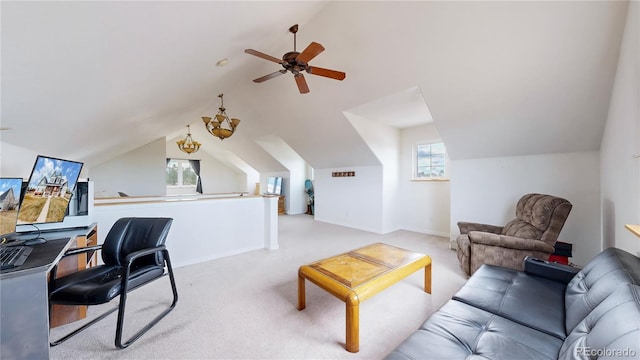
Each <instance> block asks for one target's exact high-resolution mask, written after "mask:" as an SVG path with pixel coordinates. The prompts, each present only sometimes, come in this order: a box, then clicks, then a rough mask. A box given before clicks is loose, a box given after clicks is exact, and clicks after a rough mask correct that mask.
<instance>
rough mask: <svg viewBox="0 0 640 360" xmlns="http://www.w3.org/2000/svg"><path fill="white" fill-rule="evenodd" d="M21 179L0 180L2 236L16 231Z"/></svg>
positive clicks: (0, 223) (0, 225)
mask: <svg viewBox="0 0 640 360" xmlns="http://www.w3.org/2000/svg"><path fill="white" fill-rule="evenodd" d="M21 188H22V179H21V178H0V235H7V234H11V233H13V232H15V231H16V220H17V218H18V205H19V204H20V190H21Z"/></svg>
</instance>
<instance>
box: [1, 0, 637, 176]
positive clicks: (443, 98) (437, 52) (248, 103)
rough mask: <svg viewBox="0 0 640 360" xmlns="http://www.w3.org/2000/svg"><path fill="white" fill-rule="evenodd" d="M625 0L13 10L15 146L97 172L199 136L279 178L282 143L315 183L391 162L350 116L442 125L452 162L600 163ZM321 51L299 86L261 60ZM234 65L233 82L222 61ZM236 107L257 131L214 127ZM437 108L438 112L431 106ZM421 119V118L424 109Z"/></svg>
mask: <svg viewBox="0 0 640 360" xmlns="http://www.w3.org/2000/svg"><path fill="white" fill-rule="evenodd" d="M626 6H627V3H626V2H618V1H572V2H549V1H540V2H483V1H471V2H458V1H452V2H428V1H423V2H415V1H412V2H397V1H393V2H391V1H390V2H386V1H371V2H368V1H357V2H336V1H334V2H310V1H295V2H280V1H257V2H241V1H199V2H172V1H166V2H160V1H158V2H156V1H143V2H123V1H114V2H106V1H105V2H55V1H46V2H11V1H2V2H1V3H0V12H1V21H2V22H1V30H2V33H1V40H2V53H1V61H2V62H1V71H2V74H1V75H2V84H1V90H2V93H1V100H2V103H1V106H2V109H1V119H0V121H1V124H0V126H2V127H10V128H12V130H9V131H2V132H0V136H1V139H0V140H1V141H2V142H3V143H7V144H11V145H14V146H17V147H22V148H27V149H31V150H33V151H35V152H37V153H43V154H48V155H53V156H59V157H64V158H70V159H76V160H80V161H84V162H86V163H87V164H88V165H89V167H91V166H92V165H96V164H99V163H100V162H103V161H106V160H108V159H110V158H112V157H115V156H117V155H120V154H123V153H125V152H127V151H129V150H132V149H134V148H136V147H139V146H141V145H144V144H146V143H149V142H151V141H154V140H156V139H158V138H160V137H164V136H167V137H168V138H169V139H172V138H174V137H176V136H178V135H179V134H182V133H185V132H186V129H185V126H186V125H187V124H192V126H191V129H192V133H193V136H194V138H195V139H196V140H198V141H200V142H202V143H203V145H202V146H203V148H209V149H212V150H210V151H215V149H219V150H220V151H221V152H222V150H224V151H225V152H227V151H228V152H230V153H233V154H235V155H236V156H238V157H239V158H240V159H242V161H244V162H246V163H247V164H249V165H250V166H252V167H253V168H255V169H257V170H258V171H270V170H273V169H274V170H279V169H278V166H279V165H278V163H277V161H275V160H273V159H272V158H271V157H270V155H269V154H267V153H265V151H264V149H263V148H262V147H261V146H260V145H259V144H258V143H257V140H258V139H260V138H263V137H264V136H277V137H279V138H281V139H283V141H284V142H286V143H287V144H288V145H289V146H291V148H292V149H293V150H294V151H295V152H296V153H298V154H300V156H302V157H303V158H304V159H305V160H306V161H307V162H308V163H309V164H311V166H313V167H315V168H328V167H335V166H353V165H362V166H365V165H372V164H377V163H378V160H377V159H376V157H375V155H374V154H373V153H372V152H371V150H370V148H369V147H368V146H367V144H366V143H365V142H364V140H363V139H362V138H361V137H360V136H359V135H358V133H357V131H355V129H353V127H352V126H351V125H350V123H349V122H348V121H347V119H346V118H345V117H344V115H343V112H345V111H349V112H352V113H355V114H358V115H359V116H361V117H365V118H370V119H371V120H372V121H388V120H393V125H395V126H399V127H406V126H411V125H415V124H420V123H424V122H427V121H430V119H431V117H432V119H433V122H434V124H435V126H436V127H437V129H438V131H439V132H440V134H441V135H442V137H443V140H444V141H445V143H446V144H447V148H448V151H449V153H450V154H449V155H450V157H451V158H452V159H465V158H474V157H489V156H507V155H523V154H538V153H551V152H571V151H583V150H597V149H598V148H599V146H600V139H601V137H602V132H603V128H604V121H605V119H606V115H607V111H608V105H609V97H610V93H611V86H612V82H613V78H614V74H615V67H616V63H617V56H618V50H619V44H620V40H621V34H622V28H623V25H624V19H625V13H626ZM295 23H298V24H300V30H299V32H298V38H297V42H298V48H299V49H301V48H304V47H305V46H306V45H307V44H308V43H309V42H311V41H316V42H319V43H321V44H322V45H323V46H324V47H325V49H326V51H325V52H324V53H322V54H320V55H318V56H317V57H316V58H314V59H313V60H312V61H311V64H312V65H316V66H320V67H325V68H330V69H336V70H340V71H344V72H346V74H347V76H346V79H345V80H344V81H341V82H340V81H335V80H331V79H326V78H322V77H318V76H313V75H306V79H307V82H308V84H309V88H310V89H311V92H310V93H309V94H306V95H301V94H299V93H298V90H297V88H296V86H295V82H294V80H293V78H292V76H291V74H286V75H284V76H279V77H277V78H274V79H272V80H269V81H266V82H264V83H262V84H255V83H253V82H252V81H251V80H252V79H254V78H257V77H260V76H262V75H266V74H268V73H271V72H273V71H276V70H278V69H279V68H278V67H279V65H278V64H275V63H272V62H269V61H265V60H262V59H259V58H257V57H254V56H251V55H247V54H245V53H244V52H243V50H244V49H246V48H253V49H256V50H259V51H262V52H264V53H267V54H270V55H272V56H275V57H280V56H281V54H283V53H285V52H287V51H291V50H292V48H293V39H292V36H291V34H290V33H289V32H288V28H289V27H290V26H291V25H293V24H295ZM224 58H228V59H229V63H228V65H226V66H224V67H217V66H215V64H216V62H218V61H219V60H221V59H224ZM219 93H224V94H225V107H226V108H227V113H228V114H229V115H230V116H232V117H237V118H240V119H241V120H242V122H241V124H240V127H239V129H238V131H237V133H236V134H235V135H234V136H233V137H232V138H230V139H227V140H225V141H224V142H220V141H219V140H218V139H215V138H213V137H211V135H209V134H207V133H206V132H205V130H204V128H203V125H202V122H201V120H200V117H201V116H205V115H209V116H211V115H212V114H213V113H214V112H215V111H216V110H217V107H218V106H219V101H218V98H217V95H218V94H219ZM427 106H428V107H427ZM408 109H413V110H412V111H407V110H408Z"/></svg>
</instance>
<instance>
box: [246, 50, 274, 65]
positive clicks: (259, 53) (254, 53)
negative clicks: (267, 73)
mask: <svg viewBox="0 0 640 360" xmlns="http://www.w3.org/2000/svg"><path fill="white" fill-rule="evenodd" d="M244 52H246V53H247V54H251V55H254V56H257V57H259V58H263V59H265V60H269V61H273V62H275V63H278V64H281V63H282V59H278V58H277V57H273V56H271V55H267V54H265V53H262V52H260V51H258V50H253V49H245V50H244Z"/></svg>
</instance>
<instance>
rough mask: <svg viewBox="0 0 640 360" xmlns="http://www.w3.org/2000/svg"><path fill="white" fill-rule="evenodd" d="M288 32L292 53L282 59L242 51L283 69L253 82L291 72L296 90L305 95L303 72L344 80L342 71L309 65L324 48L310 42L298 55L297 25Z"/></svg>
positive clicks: (258, 52) (307, 87)
mask: <svg viewBox="0 0 640 360" xmlns="http://www.w3.org/2000/svg"><path fill="white" fill-rule="evenodd" d="M289 31H290V32H291V33H293V51H290V52H288V53H286V54H284V55H282V59H278V58H276V57H273V56H271V55H267V54H265V53H262V52H260V51H257V50H253V49H246V50H245V51H244V52H246V53H247V54H251V55H254V56H257V57H259V58H262V59H265V60H269V61H273V62H275V63H278V64H280V65H282V67H283V68H284V69H282V70H278V71H276V72H272V73H271V74H268V75H265V76H262V77H259V78H257V79H254V80H253V82H256V83H261V82H263V81H267V80H269V79H273V78H274V77H276V76H279V75H282V74H286V73H287V71H291V73H292V74H293V77H294V79H295V80H296V84H297V85H298V90H300V93H301V94H306V93H308V92H309V86H308V85H307V81H306V80H305V78H304V75H303V74H302V73H303V72H305V71H306V72H307V73H309V74H312V75H318V76H324V77H328V78H330V79H335V80H343V79H344V78H345V76H346V74H345V73H343V72H342V71H336V70H330V69H324V68H321V67H317V66H311V65H309V61H311V59H313V58H314V57H316V56H318V54H320V53H321V52H323V51H324V47H323V46H322V45H320V44H318V43H317V42H311V44H309V46H307V48H306V49H304V50H303V51H302V52H300V53H299V52H297V51H296V33H297V32H298V24H296V25H293V26H292V27H290V28H289Z"/></svg>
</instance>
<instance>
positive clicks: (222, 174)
mask: <svg viewBox="0 0 640 360" xmlns="http://www.w3.org/2000/svg"><path fill="white" fill-rule="evenodd" d="M168 144H169V143H167V142H166V140H165V139H164V138H161V139H158V140H156V141H154V142H152V143H149V144H147V145H144V146H141V147H139V148H137V149H135V150H132V151H130V152H128V153H126V154H124V155H121V156H119V157H118V158H116V159H113V160H110V161H108V162H105V163H103V164H100V165H98V166H95V167H92V168H91V169H90V170H89V174H90V178H91V180H93V181H94V183H95V192H96V196H97V197H104V196H117V192H118V191H121V192H124V193H126V194H128V195H130V196H158V195H165V194H166V173H165V169H166V158H167V157H173V158H178V159H195V160H200V173H201V176H202V191H203V193H205V194H211V193H226V192H241V191H247V189H246V182H247V179H246V177H247V175H246V174H245V173H243V172H240V171H234V170H233V169H231V168H229V167H228V166H226V165H224V164H223V163H221V162H219V161H218V160H216V159H214V158H213V157H211V156H209V155H208V154H206V152H202V153H201V152H197V153H195V154H191V155H187V154H185V153H183V152H181V151H180V150H178V148H177V146H172V147H168ZM174 147H175V149H174ZM252 190H253V189H252Z"/></svg>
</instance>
